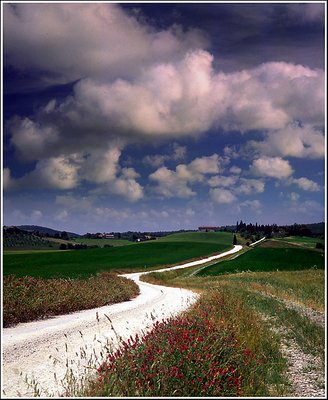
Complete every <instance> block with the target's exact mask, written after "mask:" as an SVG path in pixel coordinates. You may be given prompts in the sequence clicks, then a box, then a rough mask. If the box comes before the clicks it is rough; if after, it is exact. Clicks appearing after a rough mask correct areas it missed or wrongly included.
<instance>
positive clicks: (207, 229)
mask: <svg viewBox="0 0 328 400" xmlns="http://www.w3.org/2000/svg"><path fill="white" fill-rule="evenodd" d="M198 230H199V232H215V231H216V227H215V226H199V227H198Z"/></svg>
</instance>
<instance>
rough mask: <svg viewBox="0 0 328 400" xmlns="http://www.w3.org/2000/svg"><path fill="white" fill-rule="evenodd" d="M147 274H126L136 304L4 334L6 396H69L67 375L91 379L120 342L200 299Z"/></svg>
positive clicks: (37, 323)
mask: <svg viewBox="0 0 328 400" xmlns="http://www.w3.org/2000/svg"><path fill="white" fill-rule="evenodd" d="M241 248H242V246H234V248H233V249H232V250H229V251H227V252H224V253H221V254H218V255H216V256H211V257H207V258H205V259H201V260H196V261H192V262H188V263H184V264H181V265H177V266H175V267H171V268H164V269H160V270H158V271H166V270H171V269H179V268H188V267H191V266H194V265H200V264H204V263H206V262H208V261H212V260H215V259H219V258H222V257H224V256H226V255H229V254H233V253H236V252H238V251H239V250H241ZM145 273H148V272H140V273H132V274H124V275H123V276H125V277H128V278H130V279H133V280H134V281H135V282H136V283H137V284H138V285H139V287H140V294H139V295H138V296H137V297H136V298H135V299H133V300H131V301H126V302H123V303H118V304H113V305H110V306H104V307H99V308H94V309H92V310H84V311H79V312H74V313H71V314H67V315H61V316H57V317H54V318H49V319H46V320H41V321H33V322H28V323H21V324H18V325H17V326H15V327H12V328H5V329H3V331H2V355H3V357H2V385H1V387H2V396H3V397H10V398H12V397H20V396H23V397H31V396H33V395H35V393H36V390H37V391H38V394H39V395H40V396H42V397H47V396H55V397H58V396H59V395H60V394H62V393H63V392H64V391H65V390H64V387H65V374H66V373H67V371H71V373H72V374H73V376H74V377H76V378H77V379H80V378H81V377H82V376H86V375H87V373H88V372H89V371H93V369H92V368H90V367H93V366H94V365H99V363H100V362H101V360H102V359H103V357H104V355H103V354H102V349H103V348H104V346H108V347H112V346H113V347H115V346H116V344H117V340H118V339H117V337H119V336H120V337H122V338H128V337H129V336H130V335H134V334H135V333H140V332H141V331H142V330H144V331H145V330H147V329H149V328H150V327H151V326H152V325H153V323H154V322H155V321H156V320H161V319H162V318H167V317H170V316H172V315H176V314H178V313H179V312H181V311H183V310H185V309H187V308H188V307H189V306H190V305H191V304H193V303H194V302H195V301H196V300H197V295H196V294H195V293H193V292H191V291H189V290H185V289H179V288H170V287H166V286H159V285H152V284H149V283H146V282H141V281H140V280H139V278H140V276H141V275H143V274H145ZM25 379H27V381H28V382H29V383H30V384H32V386H30V387H29V386H28V385H27V383H26V382H25ZM63 380H64V381H63Z"/></svg>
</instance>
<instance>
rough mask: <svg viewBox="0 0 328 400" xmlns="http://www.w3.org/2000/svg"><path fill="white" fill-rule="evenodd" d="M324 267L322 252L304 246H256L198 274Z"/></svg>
mask: <svg viewBox="0 0 328 400" xmlns="http://www.w3.org/2000/svg"><path fill="white" fill-rule="evenodd" d="M309 268H317V269H323V268H324V255H323V253H320V252H316V251H313V250H310V249H305V248H295V247H290V248H288V247H286V248H269V247H256V248H254V249H251V250H249V251H248V252H246V253H244V254H242V255H241V256H239V257H237V258H235V259H234V260H231V261H223V262H219V263H216V264H214V265H211V266H209V267H207V268H204V269H203V270H201V271H200V272H199V273H198V274H199V275H200V276H207V275H220V274H226V273H235V272H242V271H276V270H279V271H294V270H303V269H309Z"/></svg>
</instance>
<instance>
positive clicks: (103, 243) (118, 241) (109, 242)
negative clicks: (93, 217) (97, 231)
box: [70, 237, 134, 247]
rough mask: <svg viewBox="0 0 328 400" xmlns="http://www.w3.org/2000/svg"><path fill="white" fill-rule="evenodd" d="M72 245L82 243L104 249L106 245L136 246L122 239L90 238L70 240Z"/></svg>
mask: <svg viewBox="0 0 328 400" xmlns="http://www.w3.org/2000/svg"><path fill="white" fill-rule="evenodd" d="M70 242H71V243H81V244H86V245H87V246H94V245H96V246H99V247H104V246H106V245H110V246H113V247H117V246H128V245H131V244H134V243H133V242H131V241H130V240H122V239H88V238H82V237H80V238H76V239H74V240H70Z"/></svg>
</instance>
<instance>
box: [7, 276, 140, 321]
mask: <svg viewBox="0 0 328 400" xmlns="http://www.w3.org/2000/svg"><path fill="white" fill-rule="evenodd" d="M138 294H139V287H138V286H137V284H136V283H135V282H133V281H131V280H130V279H126V278H124V277H120V276H117V275H115V274H113V273H102V274H98V275H97V276H93V277H90V278H89V279H84V280H82V279H39V278H33V277H28V276H25V277H20V278H19V277H16V276H14V275H7V276H5V277H4V279H3V325H4V327H8V326H11V325H14V324H17V323H18V322H27V321H33V320H36V319H42V318H45V317H49V316H52V315H61V314H67V313H69V312H72V311H79V310H85V309H90V308H94V307H101V306H104V305H107V304H113V303H119V302H122V301H126V300H130V299H131V298H133V297H135V296H137V295H138Z"/></svg>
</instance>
